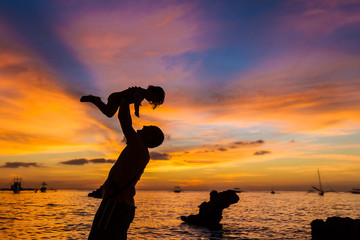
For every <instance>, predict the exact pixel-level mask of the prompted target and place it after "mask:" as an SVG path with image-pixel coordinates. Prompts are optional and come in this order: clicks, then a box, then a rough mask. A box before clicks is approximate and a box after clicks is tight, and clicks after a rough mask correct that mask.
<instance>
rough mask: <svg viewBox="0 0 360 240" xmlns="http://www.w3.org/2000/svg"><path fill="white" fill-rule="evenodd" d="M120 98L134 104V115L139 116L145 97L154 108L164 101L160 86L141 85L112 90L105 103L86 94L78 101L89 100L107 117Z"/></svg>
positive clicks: (114, 110) (117, 105)
mask: <svg viewBox="0 0 360 240" xmlns="http://www.w3.org/2000/svg"><path fill="white" fill-rule="evenodd" d="M122 98H127V99H128V101H129V103H133V104H134V108H135V115H136V116H137V117H140V116H139V107H140V106H141V102H142V101H143V100H144V99H146V100H147V101H148V102H149V103H150V104H151V105H152V106H153V109H155V108H156V107H157V106H159V105H161V104H162V103H163V102H164V98H165V92H164V90H163V89H162V88H161V87H157V86H151V85H150V86H148V88H147V89H144V88H141V87H130V88H128V89H126V90H124V91H122V92H114V93H112V94H110V96H109V97H108V102H107V104H105V103H104V102H103V101H102V100H101V98H100V97H97V96H93V95H88V96H83V97H81V98H80V102H91V103H92V104H94V105H95V106H97V107H98V108H99V109H100V111H101V112H102V113H104V114H105V115H106V116H107V117H109V118H110V117H112V116H114V114H115V113H116V111H117V110H118V108H119V106H120V102H121V99H122Z"/></svg>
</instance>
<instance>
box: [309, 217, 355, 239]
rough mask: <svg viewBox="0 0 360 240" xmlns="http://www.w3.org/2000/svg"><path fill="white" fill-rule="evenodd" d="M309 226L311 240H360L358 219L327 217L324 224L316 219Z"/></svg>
mask: <svg viewBox="0 0 360 240" xmlns="http://www.w3.org/2000/svg"><path fill="white" fill-rule="evenodd" d="M310 225H311V236H312V239H313V240H325V239H326V240H333V239H337V240H339V239H346V240H353V239H354V240H355V239H356V240H358V239H360V219H355V220H354V219H351V218H348V217H347V218H341V217H329V218H327V219H326V221H325V222H324V221H323V220H321V219H316V220H314V221H312V222H311V224H310Z"/></svg>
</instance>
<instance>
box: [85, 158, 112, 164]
mask: <svg viewBox="0 0 360 240" xmlns="http://www.w3.org/2000/svg"><path fill="white" fill-rule="evenodd" d="M89 162H91V163H115V162H116V160H114V159H105V158H94V159H90V160H89Z"/></svg>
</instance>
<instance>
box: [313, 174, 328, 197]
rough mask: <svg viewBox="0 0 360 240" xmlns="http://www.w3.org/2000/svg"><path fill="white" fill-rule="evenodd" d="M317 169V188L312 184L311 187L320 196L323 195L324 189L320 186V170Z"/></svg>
mask: <svg viewBox="0 0 360 240" xmlns="http://www.w3.org/2000/svg"><path fill="white" fill-rule="evenodd" d="M317 171H318V177H319V188H317V187H314V186H312V187H313V188H314V189H315V190H317V191H318V192H319V195H320V196H324V193H325V191H324V189H323V188H322V185H321V178H320V171H319V169H318V170H317Z"/></svg>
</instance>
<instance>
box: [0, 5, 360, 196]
mask: <svg viewBox="0 0 360 240" xmlns="http://www.w3.org/2000/svg"><path fill="white" fill-rule="evenodd" d="M0 36H1V37H0V102H1V103H0V114H1V118H0V188H3V187H7V186H9V184H10V183H11V181H12V179H13V177H14V176H21V177H22V178H23V180H24V182H25V186H28V187H33V186H39V185H40V183H41V182H42V181H45V182H47V183H48V184H49V186H51V187H55V188H87V189H95V188H97V187H98V186H99V185H101V184H102V183H103V182H104V181H105V179H106V177H107V174H108V172H109V169H110V168H111V166H112V165H113V163H114V161H115V160H116V159H117V157H118V156H119V154H120V152H121V151H122V149H123V148H124V146H125V142H124V137H123V134H122V132H121V129H120V125H119V122H118V119H117V117H116V116H114V117H113V118H107V117H106V116H104V115H103V114H102V113H101V112H100V111H99V110H98V109H97V108H96V107H94V106H93V105H91V104H88V103H81V102H80V101H79V99H80V97H81V96H83V95H88V94H93V95H97V96H100V97H101V98H102V99H103V100H104V101H106V99H107V97H108V95H109V94H110V93H112V92H116V91H122V90H124V89H126V88H128V87H130V86H141V87H143V88H146V87H147V86H148V85H157V86H162V87H163V88H164V90H165V92H166V98H165V101H164V104H163V105H161V106H160V107H159V108H157V109H155V110H153V109H152V108H151V106H150V105H149V104H148V103H147V102H146V101H144V102H143V106H142V107H141V109H140V116H141V118H140V119H139V118H137V117H135V116H134V115H132V116H133V121H134V128H135V129H139V128H141V126H142V125H148V124H154V125H157V126H159V127H160V128H161V129H162V130H163V131H164V133H165V134H166V139H165V141H164V143H163V145H161V146H160V147H158V148H155V149H151V158H152V160H151V161H150V163H149V164H148V167H147V168H146V170H145V173H144V175H143V176H142V178H141V181H140V182H139V183H138V185H137V188H138V189H172V188H173V187H174V186H176V185H179V186H182V187H183V188H184V189H189V190H190V189H226V188H233V187H239V188H241V189H244V190H268V189H269V190H270V189H279V190H280V189H284V190H289V189H294V190H308V189H310V188H311V186H312V185H317V184H318V182H317V169H319V170H320V173H321V176H322V180H323V183H324V185H325V188H326V189H327V190H329V189H335V190H350V189H352V188H360V94H359V93H360V44H359V43H360V2H359V1H357V0H323V1H313V0H308V1H307V0H301V1H296V0H288V1H280V0H274V1H265V0H263V1H260V0H255V1H230V0H229V1H220V0H218V1H213V0H203V1H84V0H74V1H60V0H57V1H56V0H55V1H34V0H29V1H15V0H11V1H1V2H0ZM131 112H132V113H133V107H132V106H131Z"/></svg>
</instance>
